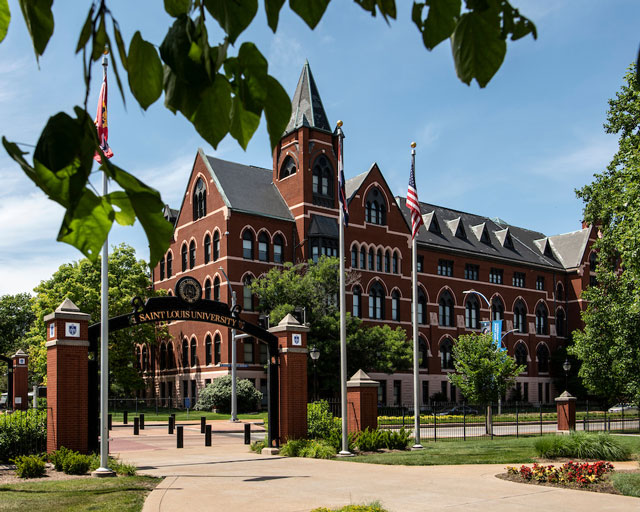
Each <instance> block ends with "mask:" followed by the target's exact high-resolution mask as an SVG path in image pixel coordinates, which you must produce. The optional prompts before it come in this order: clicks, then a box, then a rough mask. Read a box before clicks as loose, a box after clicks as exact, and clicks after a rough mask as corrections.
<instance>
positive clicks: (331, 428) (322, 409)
mask: <svg viewBox="0 0 640 512" xmlns="http://www.w3.org/2000/svg"><path fill="white" fill-rule="evenodd" d="M307 432H308V434H309V439H330V438H331V437H332V435H333V434H334V433H335V432H338V433H340V420H338V421H336V418H334V417H333V414H332V413H331V411H330V410H329V403H328V402H327V401H326V400H320V401H318V402H313V403H311V404H308V405H307Z"/></svg>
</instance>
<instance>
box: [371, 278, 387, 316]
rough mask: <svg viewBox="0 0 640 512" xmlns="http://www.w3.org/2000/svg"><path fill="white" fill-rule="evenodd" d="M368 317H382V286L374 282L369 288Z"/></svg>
mask: <svg viewBox="0 0 640 512" xmlns="http://www.w3.org/2000/svg"><path fill="white" fill-rule="evenodd" d="M369 318H375V319H378V320H382V319H384V288H382V285H381V284H380V283H374V284H373V285H372V286H371V290H369Z"/></svg>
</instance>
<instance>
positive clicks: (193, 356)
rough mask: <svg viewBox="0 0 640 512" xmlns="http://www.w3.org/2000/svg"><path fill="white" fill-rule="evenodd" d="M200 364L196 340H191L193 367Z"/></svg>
mask: <svg viewBox="0 0 640 512" xmlns="http://www.w3.org/2000/svg"><path fill="white" fill-rule="evenodd" d="M196 364H198V359H197V358H196V339H195V338H191V366H195V365H196Z"/></svg>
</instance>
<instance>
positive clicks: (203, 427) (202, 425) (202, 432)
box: [200, 416, 207, 434]
mask: <svg viewBox="0 0 640 512" xmlns="http://www.w3.org/2000/svg"><path fill="white" fill-rule="evenodd" d="M206 424H207V418H205V417H204V416H200V433H201V434H204V429H205V425H206Z"/></svg>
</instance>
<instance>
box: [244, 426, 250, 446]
mask: <svg viewBox="0 0 640 512" xmlns="http://www.w3.org/2000/svg"><path fill="white" fill-rule="evenodd" d="M244 444H251V423H245V424H244Z"/></svg>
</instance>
